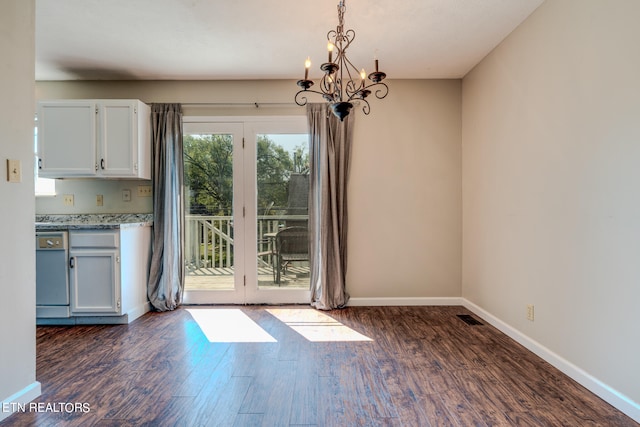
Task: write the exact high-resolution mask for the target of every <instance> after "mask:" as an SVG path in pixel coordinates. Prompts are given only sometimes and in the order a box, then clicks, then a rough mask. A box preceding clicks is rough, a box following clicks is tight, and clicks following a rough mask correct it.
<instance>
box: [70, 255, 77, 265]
mask: <svg viewBox="0 0 640 427" xmlns="http://www.w3.org/2000/svg"><path fill="white" fill-rule="evenodd" d="M75 259H76V257H74V256H72V257H71V258H69V268H73V267H75V266H76V261H75Z"/></svg>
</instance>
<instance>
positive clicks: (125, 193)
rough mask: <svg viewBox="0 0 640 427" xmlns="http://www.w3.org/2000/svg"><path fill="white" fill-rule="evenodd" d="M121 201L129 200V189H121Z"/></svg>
mask: <svg viewBox="0 0 640 427" xmlns="http://www.w3.org/2000/svg"><path fill="white" fill-rule="evenodd" d="M122 201H123V202H130V201H131V190H128V189H127V190H122Z"/></svg>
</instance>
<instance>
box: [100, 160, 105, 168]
mask: <svg viewBox="0 0 640 427" xmlns="http://www.w3.org/2000/svg"><path fill="white" fill-rule="evenodd" d="M100 167H101V168H102V169H104V159H100Z"/></svg>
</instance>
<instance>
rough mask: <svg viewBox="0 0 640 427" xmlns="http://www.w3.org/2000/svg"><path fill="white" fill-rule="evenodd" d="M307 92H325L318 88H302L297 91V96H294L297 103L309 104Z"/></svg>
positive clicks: (321, 94) (300, 104)
mask: <svg viewBox="0 0 640 427" xmlns="http://www.w3.org/2000/svg"><path fill="white" fill-rule="evenodd" d="M307 93H315V94H317V95H320V96H323V97H324V94H323V93H322V92H319V91H317V90H310V89H302V90H300V91H298V93H296V96H295V97H294V100H295V102H296V104H298V105H299V106H301V107H302V106H304V105H307V103H308V102H309V100H308V99H307V96H306V94H307Z"/></svg>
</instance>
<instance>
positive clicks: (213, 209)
mask: <svg viewBox="0 0 640 427" xmlns="http://www.w3.org/2000/svg"><path fill="white" fill-rule="evenodd" d="M184 168H185V186H186V187H187V188H188V189H189V194H188V195H187V197H188V204H189V205H190V208H189V212H190V213H197V214H208V215H230V214H231V210H232V200H233V197H232V196H233V140H232V138H231V135H218V134H216V135H186V136H185V137H184Z"/></svg>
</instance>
